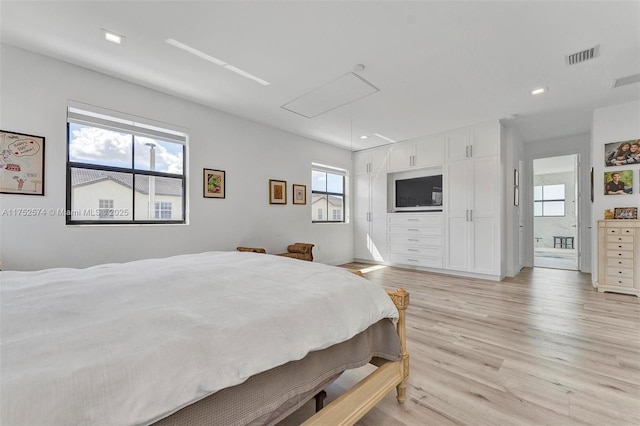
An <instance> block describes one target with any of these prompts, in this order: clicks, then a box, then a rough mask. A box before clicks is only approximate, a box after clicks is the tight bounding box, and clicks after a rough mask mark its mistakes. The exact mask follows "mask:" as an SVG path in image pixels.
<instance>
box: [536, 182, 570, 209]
mask: <svg viewBox="0 0 640 426" xmlns="http://www.w3.org/2000/svg"><path fill="white" fill-rule="evenodd" d="M564 202H565V197H564V184H559V185H542V186H534V187H533V215H534V216H545V217H547V216H549V217H554V216H555V217H558V216H564Z"/></svg>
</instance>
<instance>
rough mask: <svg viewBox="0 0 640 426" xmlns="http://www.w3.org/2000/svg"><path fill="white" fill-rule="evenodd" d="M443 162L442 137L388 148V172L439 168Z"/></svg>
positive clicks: (401, 143) (398, 144)
mask: <svg viewBox="0 0 640 426" xmlns="http://www.w3.org/2000/svg"><path fill="white" fill-rule="evenodd" d="M443 162H444V136H443V135H439V136H428V137H423V138H417V139H411V140H409V141H406V142H400V143H397V144H395V145H392V146H391V147H389V168H388V171H389V172H395V171H401V170H408V169H413V168H421V167H429V166H436V165H437V166H440V165H442V163H443Z"/></svg>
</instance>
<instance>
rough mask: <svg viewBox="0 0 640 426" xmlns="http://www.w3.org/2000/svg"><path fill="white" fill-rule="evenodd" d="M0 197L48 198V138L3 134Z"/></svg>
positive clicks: (0, 146) (0, 143) (0, 160)
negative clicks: (16, 195) (46, 172)
mask: <svg viewBox="0 0 640 426" xmlns="http://www.w3.org/2000/svg"><path fill="white" fill-rule="evenodd" d="M0 193H3V194H21V195H44V137H42V136H34V135H27V134H24V133H15V132H8V131H5V130H0Z"/></svg>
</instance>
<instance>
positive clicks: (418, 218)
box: [388, 213, 442, 226]
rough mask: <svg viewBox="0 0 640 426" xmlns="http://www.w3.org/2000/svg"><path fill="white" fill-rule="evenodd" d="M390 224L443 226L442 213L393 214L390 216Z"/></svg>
mask: <svg viewBox="0 0 640 426" xmlns="http://www.w3.org/2000/svg"><path fill="white" fill-rule="evenodd" d="M388 223H389V225H407V226H410V225H416V226H442V213H433V214H424V215H411V214H402V213H399V214H392V215H389V216H388Z"/></svg>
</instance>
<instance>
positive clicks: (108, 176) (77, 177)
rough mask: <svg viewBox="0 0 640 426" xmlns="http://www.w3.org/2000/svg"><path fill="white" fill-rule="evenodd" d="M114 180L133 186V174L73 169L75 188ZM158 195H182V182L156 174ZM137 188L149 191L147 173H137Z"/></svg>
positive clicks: (137, 189)
mask: <svg viewBox="0 0 640 426" xmlns="http://www.w3.org/2000/svg"><path fill="white" fill-rule="evenodd" d="M109 180H110V181H112V182H115V183H119V184H120V185H122V186H125V187H127V188H131V187H132V181H133V176H132V175H130V174H127V173H118V172H107V171H103V170H92V169H76V168H72V169H71V183H72V186H73V187H74V188H77V187H80V186H86V185H91V184H94V183H99V182H104V181H109ZM155 180H156V183H155V185H156V190H155V193H156V195H174V196H178V197H180V196H182V182H181V181H180V180H178V179H171V178H164V177H158V176H156V178H155ZM135 187H136V188H135V190H136V192H139V193H141V194H148V193H149V179H148V176H146V175H136V179H135Z"/></svg>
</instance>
